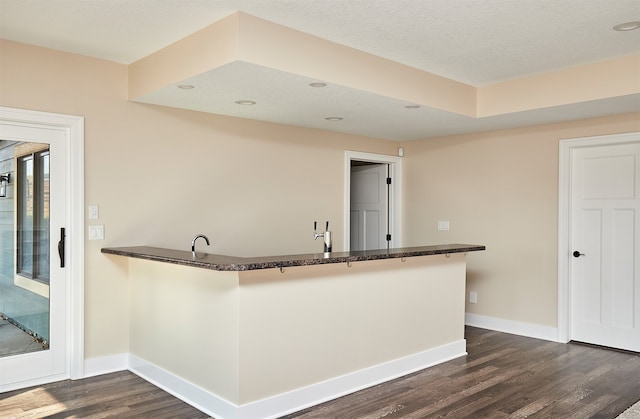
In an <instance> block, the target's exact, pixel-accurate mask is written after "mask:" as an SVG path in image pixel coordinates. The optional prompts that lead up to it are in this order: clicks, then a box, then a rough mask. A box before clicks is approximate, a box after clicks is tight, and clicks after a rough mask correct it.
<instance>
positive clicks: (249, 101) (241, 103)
mask: <svg viewBox="0 0 640 419" xmlns="http://www.w3.org/2000/svg"><path fill="white" fill-rule="evenodd" d="M236 103H237V104H238V105H243V106H251V105H255V104H256V102H255V101H253V100H236Z"/></svg>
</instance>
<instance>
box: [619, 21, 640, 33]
mask: <svg viewBox="0 0 640 419" xmlns="http://www.w3.org/2000/svg"><path fill="white" fill-rule="evenodd" d="M638 28H640V20H635V21H633V22H624V23H620V24H618V25H616V26H614V27H613V30H614V31H618V32H626V31H632V30H635V29H638Z"/></svg>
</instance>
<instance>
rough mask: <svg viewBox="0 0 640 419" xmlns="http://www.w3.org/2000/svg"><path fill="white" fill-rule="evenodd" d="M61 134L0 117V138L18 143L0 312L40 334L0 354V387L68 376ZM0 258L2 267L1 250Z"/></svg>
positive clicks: (63, 135) (63, 140) (58, 130)
mask: <svg viewBox="0 0 640 419" xmlns="http://www.w3.org/2000/svg"><path fill="white" fill-rule="evenodd" d="M66 138H67V137H66V132H65V130H64V128H56V127H48V128H45V127H38V126H28V124H13V123H11V122H2V123H1V124H0V139H2V140H4V141H8V142H11V143H14V144H17V145H18V146H17V148H18V151H17V152H16V158H15V160H14V162H15V166H14V170H13V172H12V173H11V174H10V175H11V176H10V179H11V180H10V183H9V185H8V188H7V190H8V191H9V192H10V193H9V194H7V195H8V197H9V195H11V196H12V197H13V199H12V200H11V201H12V203H11V204H10V206H12V207H13V210H14V213H15V217H14V220H13V221H14V224H13V226H14V230H15V231H13V232H12V234H11V237H12V238H11V240H13V250H12V251H11V252H10V253H11V256H10V257H11V258H13V261H12V262H13V263H11V265H12V266H13V267H12V269H11V272H10V273H7V272H6V271H3V273H2V275H3V278H2V291H3V292H2V295H0V312H3V311H6V312H7V313H4V314H5V315H6V317H10V318H13V321H14V322H15V323H16V324H19V325H21V326H22V327H24V328H25V329H28V330H30V331H31V332H33V333H34V334H35V335H37V336H38V337H39V338H40V339H42V340H43V341H45V342H44V343H45V346H44V347H43V348H42V350H37V351H33V352H23V353H11V354H9V355H6V356H3V357H0V392H2V391H6V390H10V389H14V388H20V387H24V386H25V385H34V384H37V383H42V382H50V381H56V380H60V379H64V378H68V377H69V362H68V351H67V349H68V339H67V338H68V333H69V332H68V330H69V328H68V323H69V322H68V316H67V313H66V311H67V310H66V308H67V290H68V282H69V279H68V275H67V273H66V271H65V268H64V262H65V261H66V260H65V259H67V257H66V255H65V254H64V253H65V251H66V249H67V248H68V246H66V245H65V242H64V240H62V241H61V239H62V238H63V237H62V232H63V229H64V228H65V220H66V219H67V208H66V205H67V199H66V194H67V179H65V177H66V164H67V162H66V156H67V153H66V147H67V145H66ZM8 197H5V198H0V200H1V199H7V198H8ZM20 201H22V204H20ZM5 202H9V201H5ZM0 257H1V258H3V260H2V261H1V262H2V263H4V265H5V266H6V262H7V257H8V256H7V253H6V252H3V253H2V255H0ZM7 276H8V278H7ZM16 299H19V301H16ZM43 301H44V303H43Z"/></svg>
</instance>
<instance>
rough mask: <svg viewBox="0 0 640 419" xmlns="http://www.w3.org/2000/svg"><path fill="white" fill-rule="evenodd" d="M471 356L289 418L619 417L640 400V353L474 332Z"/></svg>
mask: <svg viewBox="0 0 640 419" xmlns="http://www.w3.org/2000/svg"><path fill="white" fill-rule="evenodd" d="M465 334H466V339H467V352H468V353H469V355H467V356H466V357H462V358H458V359H455V360H453V361H449V362H446V363H444V364H441V365H437V366H435V367H432V368H428V369H426V370H423V371H419V372H417V373H414V374H411V375H408V376H405V377H402V378H399V379H397V380H394V381H390V382H387V383H384V384H380V385H378V386H375V387H371V388H368V389H365V390H362V391H359V392H357V393H354V394H351V395H348V396H345V397H342V398H340V399H337V400H333V401H330V402H328V403H325V404H321V405H318V406H314V407H312V408H309V409H306V410H303V411H300V412H298V413H295V414H292V415H289V416H286V418H297V419H310V418H323V419H324V418H358V419H365V418H366V419H373V418H385V419H392V418H403V419H405V418H406V419H411V418H440V417H443V418H474V419H476V418H492V419H496V418H524V417H529V418H545V419H546V418H562V419H565V418H576V419H584V418H607V419H611V418H615V417H616V416H618V415H619V414H620V413H622V412H623V411H624V410H626V409H627V408H628V407H629V406H631V405H632V404H634V403H635V402H637V401H638V400H640V354H637V353H631V352H621V351H614V350H610V349H604V348H599V347H594V346H586V345H581V344H575V343H570V344H566V345H565V344H562V343H554V342H547V341H543V340H538V339H531V338H526V337H521V336H515V335H509V334H506V333H500V332H492V331H489V330H484V329H477V328H473V327H467V328H466V333H465Z"/></svg>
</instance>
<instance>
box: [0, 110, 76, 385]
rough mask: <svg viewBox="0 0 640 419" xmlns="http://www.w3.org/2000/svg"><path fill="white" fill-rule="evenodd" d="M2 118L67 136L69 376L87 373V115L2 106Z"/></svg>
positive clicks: (13, 122) (1, 119)
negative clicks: (85, 291)
mask: <svg viewBox="0 0 640 419" xmlns="http://www.w3.org/2000/svg"><path fill="white" fill-rule="evenodd" d="M0 122H8V123H11V124H17V125H25V126H30V127H34V126H36V127H57V128H63V129H64V130H65V131H66V137H67V147H66V152H67V156H66V159H67V168H66V170H67V172H66V182H67V185H66V189H67V192H68V193H67V208H68V214H67V219H66V220H65V221H66V225H67V226H68V227H67V231H66V234H67V240H66V241H67V243H68V247H67V249H66V254H67V255H69V257H68V258H67V261H66V266H67V267H68V269H69V278H70V282H69V286H68V288H67V289H68V291H67V292H68V295H67V304H68V307H67V315H68V319H69V330H68V333H67V339H68V342H67V348H68V352H69V353H68V354H67V365H68V375H69V378H72V379H76V378H82V377H83V376H84V117H81V116H73V115H63V114H55V113H48V112H39V111H31V110H24V109H15V108H7V107H0Z"/></svg>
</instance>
